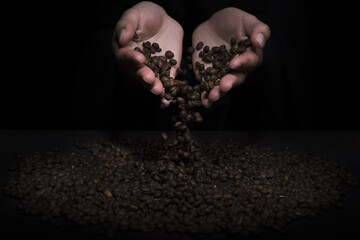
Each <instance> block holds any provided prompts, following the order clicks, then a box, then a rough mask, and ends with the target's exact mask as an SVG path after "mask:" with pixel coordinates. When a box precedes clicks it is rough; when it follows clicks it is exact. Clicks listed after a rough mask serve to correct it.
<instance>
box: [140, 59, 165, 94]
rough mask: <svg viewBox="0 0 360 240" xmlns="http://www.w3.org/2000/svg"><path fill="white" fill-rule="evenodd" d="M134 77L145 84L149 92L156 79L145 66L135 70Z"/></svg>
mask: <svg viewBox="0 0 360 240" xmlns="http://www.w3.org/2000/svg"><path fill="white" fill-rule="evenodd" d="M136 76H137V77H138V78H139V79H141V80H142V81H143V82H144V83H145V84H146V86H147V88H148V89H149V90H151V87H149V86H152V85H153V84H155V81H156V78H155V74H154V72H153V71H152V70H151V69H150V68H148V67H147V66H145V65H142V66H139V68H138V69H137V70H136ZM159 81H160V80H159Z"/></svg>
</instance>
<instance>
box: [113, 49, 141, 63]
mask: <svg viewBox="0 0 360 240" xmlns="http://www.w3.org/2000/svg"><path fill="white" fill-rule="evenodd" d="M115 55H116V58H117V59H118V60H119V61H121V62H123V63H126V64H127V65H130V66H131V65H143V64H144V63H145V61H146V59H145V56H144V54H142V53H140V52H138V51H135V50H133V49H132V48H128V47H125V48H120V49H118V50H117V51H115Z"/></svg>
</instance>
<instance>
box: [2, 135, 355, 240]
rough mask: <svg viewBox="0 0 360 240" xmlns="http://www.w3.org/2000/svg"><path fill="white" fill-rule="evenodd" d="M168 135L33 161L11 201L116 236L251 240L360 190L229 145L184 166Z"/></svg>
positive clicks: (289, 157) (322, 169) (297, 164)
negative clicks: (159, 232)
mask: <svg viewBox="0 0 360 240" xmlns="http://www.w3.org/2000/svg"><path fill="white" fill-rule="evenodd" d="M162 135H163V136H162V137H161V138H159V139H153V140H135V139H128V138H117V139H111V140H110V139H108V140H106V139H98V140H97V141H93V142H82V143H80V142H75V146H76V147H77V148H79V149H82V151H84V152H82V151H79V153H63V152H61V151H59V149H56V150H54V151H38V152H33V153H32V155H30V156H25V157H22V158H21V159H19V160H18V161H19V163H17V164H16V165H14V166H11V170H14V171H15V170H16V171H17V174H16V175H14V177H12V178H11V179H9V180H8V181H7V182H6V184H5V186H4V192H5V194H6V195H8V196H10V197H13V198H16V199H18V208H19V209H20V210H21V211H23V212H24V213H27V214H31V215H38V216H40V217H41V219H42V220H44V221H49V222H51V223H54V224H57V225H61V224H62V223H64V221H67V220H70V221H72V222H74V223H75V224H77V225H81V226H86V225H93V226H102V227H103V229H104V230H105V233H106V234H107V235H108V236H114V235H116V233H119V232H121V231H143V232H151V231H153V230H155V229H163V230H166V231H168V232H179V233H188V234H204V233H213V232H219V231H227V232H229V233H232V234H244V235H248V234H252V233H256V232H258V231H259V230H260V229H261V228H262V227H269V228H274V229H281V228H283V227H284V226H285V225H286V224H287V223H289V222H291V221H294V220H296V219H299V218H304V217H314V216H316V215H317V214H319V213H320V211H321V210H322V209H329V208H333V207H342V206H343V205H344V202H345V197H346V193H347V191H348V189H349V186H353V187H357V186H359V184H358V182H357V181H356V180H355V179H354V177H352V175H351V174H349V172H348V171H347V169H346V168H344V167H343V166H341V165H339V164H337V163H334V162H330V161H328V160H326V159H325V158H324V157H318V156H315V155H312V154H311V153H300V152H296V151H291V150H289V149H283V150H281V151H274V150H272V149H270V148H263V147H258V146H254V145H242V144H240V143H239V142H236V141H230V140H228V141H213V142H199V141H194V142H195V145H196V146H197V153H198V154H197V156H196V159H195V160H196V161H189V162H185V161H182V160H181V159H180V160H178V161H177V162H176V161H174V160H173V159H172V154H173V143H172V141H173V140H172V139H171V138H168V137H167V135H166V134H165V133H164V134H162ZM19 158H20V157H19Z"/></svg>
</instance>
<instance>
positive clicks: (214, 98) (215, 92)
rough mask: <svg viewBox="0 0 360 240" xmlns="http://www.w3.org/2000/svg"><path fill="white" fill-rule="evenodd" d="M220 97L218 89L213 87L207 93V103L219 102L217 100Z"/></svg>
mask: <svg viewBox="0 0 360 240" xmlns="http://www.w3.org/2000/svg"><path fill="white" fill-rule="evenodd" d="M221 96H222V93H221V92H220V87H219V86H215V87H214V88H213V89H211V91H210V92H209V101H210V102H215V101H217V100H219V98H220V97H221Z"/></svg>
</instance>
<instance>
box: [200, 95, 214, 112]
mask: <svg viewBox="0 0 360 240" xmlns="http://www.w3.org/2000/svg"><path fill="white" fill-rule="evenodd" d="M201 103H202V105H203V106H204V107H205V108H209V107H211V104H212V103H211V101H210V100H209V94H208V93H207V92H205V91H204V92H202V93H201Z"/></svg>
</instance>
